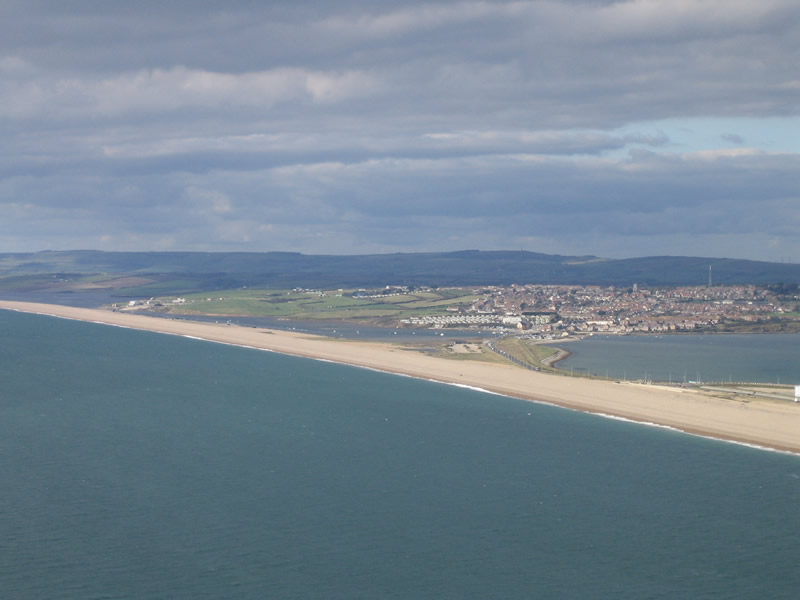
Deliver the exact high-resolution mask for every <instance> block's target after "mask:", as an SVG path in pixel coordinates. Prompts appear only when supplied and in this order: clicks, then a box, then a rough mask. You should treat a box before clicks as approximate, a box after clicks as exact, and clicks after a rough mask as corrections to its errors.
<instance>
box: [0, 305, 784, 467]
mask: <svg viewBox="0 0 800 600" xmlns="http://www.w3.org/2000/svg"><path fill="white" fill-rule="evenodd" d="M0 308H3V309H9V310H17V311H21V312H28V313H35V314H42V315H50V316H55V317H62V318H68V319H76V320H80V321H87V322H93V323H101V324H107V325H115V326H121V327H130V328H133V329H141V330H147V331H153V332H158V333H166V334H172V335H180V336H187V337H193V338H199V339H203V340H208V341H213V342H221V343H226V344H233V345H237V346H244V347H250V348H256V349H261V350H269V351H273V352H279V353H282V354H289V355H294V356H300V357H306V358H312V359H317V360H326V361H332V362H337V363H342V364H347V365H353V366H358V367H365V368H370V369H376V370H380V371H385V372H389V373H396V374H402V375H407V376H411V377H416V378H420V379H427V380H432V381H438V382H442V383H449V384H456V385H461V386H468V387H473V388H479V389H483V390H486V391H489V392H494V393H497V394H501V395H504V396H510V397H514V398H519V399H522V400H529V401H533V402H542V403H547V404H553V405H557V406H562V407H565V408H569V409H573V410H579V411H583V412H588V413H594V414H600V415H605V416H613V417H618V418H623V419H628V420H631V421H636V422H640V423H647V424H654V425H660V426H664V427H670V428H674V429H676V430H680V431H684V432H686V433H691V434H696V435H702V436H706V437H711V438H716V439H722V440H729V441H735V442H740V443H745V444H750V445H754V446H759V447H764V448H770V449H775V450H782V451H788V452H793V453H798V454H800V405H798V404H795V403H792V402H781V401H772V400H768V399H747V400H740V399H725V398H718V397H715V396H712V395H708V394H703V393H700V392H698V391H696V390H689V389H677V388H671V387H667V386H657V385H642V384H635V383H615V382H611V381H599V380H589V379H579V378H567V377H562V376H558V375H552V374H548V373H540V372H534V371H530V370H526V369H521V368H518V367H515V366H513V365H506V364H498V363H488V362H487V363H484V362H471V361H469V362H467V361H452V360H447V359H444V358H439V357H434V356H428V355H425V354H421V353H419V352H414V351H408V350H405V349H404V348H403V347H402V346H401V345H395V344H387V343H376V342H362V341H342V340H331V339H327V338H323V337H318V336H311V335H306V334H300V333H295V332H287V331H278V330H270V329H260V328H253V327H240V326H235V325H227V324H216V323H202V322H192V321H185V320H171V319H163V318H153V317H148V316H143V315H137V314H129V313H123V312H113V311H109V310H102V309H86V308H75V307H69V306H62V305H54V304H38V303H31V302H12V301H2V300H0Z"/></svg>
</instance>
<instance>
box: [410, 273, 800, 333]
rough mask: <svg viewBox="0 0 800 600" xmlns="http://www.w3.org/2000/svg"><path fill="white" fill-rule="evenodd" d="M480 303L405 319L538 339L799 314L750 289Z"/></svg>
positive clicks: (553, 293) (504, 292)
mask: <svg viewBox="0 0 800 600" xmlns="http://www.w3.org/2000/svg"><path fill="white" fill-rule="evenodd" d="M475 292H476V293H478V294H480V299H479V300H477V301H475V302H473V303H472V304H470V305H463V304H462V305H456V306H449V307H447V312H448V314H446V315H426V316H419V317H411V318H408V319H404V323H405V324H407V325H411V326H427V327H437V328H438V327H442V328H444V327H464V326H467V327H469V326H484V327H485V326H488V327H492V326H495V327H497V326H500V327H513V328H517V329H520V330H526V331H530V332H539V333H550V334H552V333H557V332H562V333H592V332H602V333H620V334H624V333H636V332H674V331H695V330H698V329H705V328H709V327H713V326H716V325H718V324H720V323H723V322H726V321H738V322H740V323H759V322H765V321H769V320H771V319H775V318H781V317H782V316H784V315H785V316H787V317H788V316H789V315H790V314H792V313H793V312H796V311H797V307H798V305H800V299H798V298H793V299H791V300H790V301H788V302H787V301H786V300H783V301H781V300H779V299H778V298H777V297H776V296H775V295H774V294H772V293H771V292H770V291H768V290H766V289H764V288H759V287H756V286H752V285H741V286H714V287H711V286H698V287H677V288H648V289H640V288H639V286H638V285H637V284H633V286H631V287H628V288H617V287H613V286H611V287H600V286H581V285H533V284H528V285H511V286H490V287H485V288H480V289H477V290H475Z"/></svg>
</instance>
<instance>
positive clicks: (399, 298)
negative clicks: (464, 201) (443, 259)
mask: <svg viewBox="0 0 800 600" xmlns="http://www.w3.org/2000/svg"><path fill="white" fill-rule="evenodd" d="M182 298H185V302H183V303H175V302H174V301H175V299H176V298H175V297H174V296H172V297H169V296H167V297H162V298H157V299H156V300H157V301H158V302H159V303H160V304H161V305H162V306H161V307H160V309H161V310H164V311H165V312H169V313H172V314H185V315H190V314H204V315H219V316H227V317H234V316H256V317H287V318H297V319H333V320H340V319H345V320H347V319H359V320H376V321H398V320H400V319H404V318H407V317H410V316H419V315H427V314H444V313H445V310H444V309H445V307H447V306H451V305H453V304H462V305H463V304H471V303H472V302H473V301H474V300H475V299H476V298H477V296H475V295H472V294H464V290H462V289H448V288H445V289H441V290H436V291H426V292H414V293H408V294H400V295H392V296H386V297H380V296H379V297H366V296H358V295H355V296H354V295H353V290H314V291H293V290H267V289H236V290H223V291H214V292H204V293H196V294H187V295H185V296H182Z"/></svg>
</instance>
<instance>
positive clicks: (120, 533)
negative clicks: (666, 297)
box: [0, 311, 800, 599]
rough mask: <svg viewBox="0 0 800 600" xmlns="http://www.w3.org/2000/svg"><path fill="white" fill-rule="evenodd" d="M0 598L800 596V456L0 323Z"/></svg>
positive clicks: (72, 329) (94, 333)
mask: <svg viewBox="0 0 800 600" xmlns="http://www.w3.org/2000/svg"><path fill="white" fill-rule="evenodd" d="M0 448H2V452H0V484H1V485H2V488H0V489H1V490H2V491H1V492H0V591H1V592H0V596H2V598H5V599H22V598H25V599H27V598H82V599H84V598H120V599H123V598H124V599H127V598H131V599H133V598H136V599H140V598H270V599H283V598H293V599H294V598H297V599H317V598H319V599H339V598H341V599H353V598H365V599H367V598H368V599H374V598H391V599H400V598H402V599H424V598H431V599H433V598H436V599H440V598H453V599H463V598H481V599H483V598H637V599H638V598H665V599H666V598H669V599H672V598H693V599H699V598H728V599H736V598H741V599H745V598H746V599H751V598H756V597H758V598H771V599H782V598H786V599H789V598H792V599H793V598H796V595H797V590H798V589H800V569H798V566H797V557H798V556H800V516H798V515H800V513H798V501H800V457H798V456H791V455H785V454H780V453H775V452H767V451H762V450H756V449H752V448H748V447H744V446H738V445H734V444H728V443H723V442H716V441H713V440H707V439H702V438H697V437H692V436H688V435H683V434H679V433H676V432H673V431H669V430H664V429H659V428H652V427H645V426H640V425H633V424H630V423H626V422H620V421H615V420H608V419H602V418H599V417H594V416H589V415H585V414H581V413H577V412H571V411H568V410H564V409H558V408H554V407H549V406H543V405H536V404H530V403H526V402H522V401H517V400H513V399H508V398H502V397H499V396H495V395H489V394H484V393H481V392H478V391H472V390H466V389H460V388H456V387H453V386H446V385H440V384H434V383H430V382H424V381H417V380H413V379H410V378H405V377H398V376H392V375H387V374H383V373H377V372H372V371H368V370H363V369H357V368H352V367H346V366H341V365H335V364H330V363H322V362H315V361H311V360H305V359H299V358H292V357H286V356H281V355H277V354H272V353H267V352H260V351H256V350H248V349H242V348H235V347H231V346H224V345H220V344H214V343H209V342H202V341H198V340H191V339H184V338H179V337H173V336H166V335H159V334H154V333H149V332H141V331H133V330H127V329H120V328H114V327H108V326H102V325H94V324H87V323H79V322H73V321H67V320H61V319H55V318H49V317H43V316H34V315H24V314H17V313H12V312H8V311H0Z"/></svg>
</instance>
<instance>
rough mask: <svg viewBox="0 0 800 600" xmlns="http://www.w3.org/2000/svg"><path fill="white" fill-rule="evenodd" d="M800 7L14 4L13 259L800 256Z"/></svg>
mask: <svg viewBox="0 0 800 600" xmlns="http://www.w3.org/2000/svg"><path fill="white" fill-rule="evenodd" d="M798 65H800V2H797V0H758V1H754V0H627V1H619V2H618V1H614V0H561V1H553V0H546V1H539V0H533V1H524V0H522V1H510V2H502V1H500V2H487V1H444V0H442V1H437V0H433V1H427V2H415V1H407V2H403V1H393V2H389V1H386V0H369V1H367V0H341V1H339V2H335V3H334V2H321V1H308V0H292V1H286V0H277V1H275V0H272V1H270V2H262V1H254V0H226V1H224V2H217V1H210V0H209V1H203V0H177V1H166V2H165V1H163V0H159V1H152V0H139V1H137V2H108V1H107V0H70V1H69V2H63V1H61V0H0V252H32V251H38V250H45V249H50V250H68V249H78V248H92V249H100V250H136V251H141V250H148V251H155V250H158V251H163V250H203V251H272V250H280V251H295V252H303V253H307V254H363V253H387V252H422V251H446V250H461V249H482V250H496V249H506V250H520V249H522V250H531V251H536V252H546V253H558V254H566V255H587V254H591V255H596V256H604V257H608V258H624V257H633V256H652V255H684V256H685V255H692V256H709V257H731V258H748V259H755V260H769V261H775V262H800V67H799V66H798Z"/></svg>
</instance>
